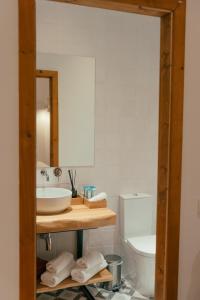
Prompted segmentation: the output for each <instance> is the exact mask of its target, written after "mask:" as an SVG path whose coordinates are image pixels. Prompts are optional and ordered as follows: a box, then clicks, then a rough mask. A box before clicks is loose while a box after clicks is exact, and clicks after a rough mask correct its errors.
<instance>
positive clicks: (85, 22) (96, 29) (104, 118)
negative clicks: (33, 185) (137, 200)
mask: <svg viewBox="0 0 200 300" xmlns="http://www.w3.org/2000/svg"><path fill="white" fill-rule="evenodd" d="M37 24H38V25H37V50H38V52H48V53H62V54H69V55H70V54H71V55H80V56H93V57H95V59H96V112H95V166H94V167H90V168H77V171H78V182H79V184H80V185H82V184H87V183H91V184H95V185H96V186H97V189H98V191H106V192H107V194H108V196H109V206H110V207H111V208H112V209H113V210H115V211H116V212H118V202H119V195H120V194H121V193H129V192H137V191H141V192H147V193H150V194H153V195H154V196H155V204H156V180H157V178H156V174H157V136H158V132H157V128H158V88H159V18H153V17H147V16H139V15H134V14H128V13H120V12H113V11H106V10H100V9H95V8H85V7H80V6H73V5H70V4H61V3H53V2H49V1H44V0H39V1H38V2H37ZM50 172H52V170H50ZM50 179H51V180H50V184H52V183H53V184H57V179H55V178H54V179H53V175H52V176H50ZM67 181H68V179H67V170H66V169H65V170H63V176H62V180H61V183H63V184H64V185H65V186H66V182H67ZM41 184H42V185H43V184H45V183H44V179H41V178H40V175H39V174H38V185H41ZM153 214H154V219H155V207H154V211H153ZM117 227H118V226H116V227H111V228H103V229H96V230H94V231H92V230H89V231H87V232H86V242H85V247H86V249H88V248H99V249H101V250H102V251H103V252H104V253H108V252H113V251H118V249H119V247H118V246H119V231H118V229H117ZM153 228H155V223H154V224H152V230H154V229H153ZM97 232H98V234H97ZM96 237H98V239H97V238H96ZM55 240H56V243H55V245H54V251H55V252H54V253H56V252H58V251H59V250H61V249H64V248H68V249H75V239H74V234H73V233H65V234H62V233H61V234H59V235H58V236H57V237H55ZM42 243H43V242H42V241H40V242H39V243H38V248H39V249H40V250H39V251H40V252H43V255H45V253H44V251H43V249H44V246H43V244H42Z"/></svg>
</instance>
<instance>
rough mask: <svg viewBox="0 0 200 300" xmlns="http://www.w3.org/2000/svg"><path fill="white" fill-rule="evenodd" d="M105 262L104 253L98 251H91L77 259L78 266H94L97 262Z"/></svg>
mask: <svg viewBox="0 0 200 300" xmlns="http://www.w3.org/2000/svg"><path fill="white" fill-rule="evenodd" d="M102 262H104V257H103V254H101V253H100V252H98V251H92V252H89V253H88V254H87V255H85V256H83V257H81V258H79V259H78V260H77V261H76V264H77V267H78V268H92V267H94V266H95V265H97V264H100V263H102Z"/></svg>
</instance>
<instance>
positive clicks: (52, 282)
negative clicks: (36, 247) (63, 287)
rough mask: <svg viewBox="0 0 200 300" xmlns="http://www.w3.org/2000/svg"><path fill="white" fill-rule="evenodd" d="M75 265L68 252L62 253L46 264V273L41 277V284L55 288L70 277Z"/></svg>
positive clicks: (71, 255)
mask: <svg viewBox="0 0 200 300" xmlns="http://www.w3.org/2000/svg"><path fill="white" fill-rule="evenodd" d="M74 265H75V261H74V256H73V254H72V253H70V252H63V253H61V254H60V255H59V256H58V257H56V258H54V259H52V260H51V261H49V262H48V263H47V264H46V272H44V273H43V274H42V275H41V284H43V285H47V286H49V287H55V286H57V285H58V284H59V283H60V282H62V281H63V280H64V279H66V278H67V277H69V276H70V274H71V270H72V269H73V267H74Z"/></svg>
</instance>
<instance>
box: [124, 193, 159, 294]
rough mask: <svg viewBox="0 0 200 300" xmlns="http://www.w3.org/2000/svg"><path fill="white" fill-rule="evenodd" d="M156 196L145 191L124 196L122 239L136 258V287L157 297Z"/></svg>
mask: <svg viewBox="0 0 200 300" xmlns="http://www.w3.org/2000/svg"><path fill="white" fill-rule="evenodd" d="M152 209H153V199H152V196H150V195H148V194H143V193H135V194H126V195H121V196H120V231H121V239H122V241H124V242H125V245H126V246H127V247H128V248H129V252H130V251H131V253H132V255H133V260H134V261H135V269H136V270H135V273H136V290H137V292H139V293H140V294H141V295H143V296H145V297H149V298H151V297H154V285H155V253H156V236H155V235H153V234H152V221H153V214H152Z"/></svg>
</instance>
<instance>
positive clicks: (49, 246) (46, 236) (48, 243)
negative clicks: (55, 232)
mask: <svg viewBox="0 0 200 300" xmlns="http://www.w3.org/2000/svg"><path fill="white" fill-rule="evenodd" d="M40 238H41V239H43V240H45V243H46V251H51V249H52V239H51V234H50V233H41V234H40Z"/></svg>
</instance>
